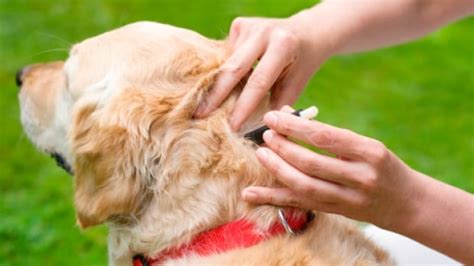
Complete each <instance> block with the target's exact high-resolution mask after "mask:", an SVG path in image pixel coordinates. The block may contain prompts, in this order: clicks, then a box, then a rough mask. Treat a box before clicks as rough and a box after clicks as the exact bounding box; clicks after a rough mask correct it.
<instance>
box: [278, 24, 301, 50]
mask: <svg viewBox="0 0 474 266" xmlns="http://www.w3.org/2000/svg"><path fill="white" fill-rule="evenodd" d="M272 38H273V40H274V41H275V42H277V43H278V44H279V45H280V47H281V48H283V49H287V50H294V49H296V48H297V46H298V43H299V41H298V38H297V37H296V36H295V35H294V34H293V33H292V32H290V31H288V30H284V29H276V30H274V31H273V33H272Z"/></svg>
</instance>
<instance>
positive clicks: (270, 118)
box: [263, 112, 278, 125]
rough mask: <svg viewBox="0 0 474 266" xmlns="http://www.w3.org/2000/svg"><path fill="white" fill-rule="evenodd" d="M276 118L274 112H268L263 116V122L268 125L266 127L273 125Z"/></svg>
mask: <svg viewBox="0 0 474 266" xmlns="http://www.w3.org/2000/svg"><path fill="white" fill-rule="evenodd" d="M277 119H278V117H277V116H276V114H275V112H269V113H266V114H265V116H264V117H263V120H264V121H265V122H266V123H267V124H268V125H275V124H276V121H277Z"/></svg>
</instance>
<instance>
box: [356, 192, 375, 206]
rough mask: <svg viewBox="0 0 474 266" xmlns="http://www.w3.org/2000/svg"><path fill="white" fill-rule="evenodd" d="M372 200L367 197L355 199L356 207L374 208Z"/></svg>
mask: <svg viewBox="0 0 474 266" xmlns="http://www.w3.org/2000/svg"><path fill="white" fill-rule="evenodd" d="M372 203H373V201H372V199H371V198H370V197H367V196H363V195H361V196H358V197H356V198H355V199H354V205H355V206H356V207H357V208H359V209H368V208H370V207H371V206H372Z"/></svg>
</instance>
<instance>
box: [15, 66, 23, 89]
mask: <svg viewBox="0 0 474 266" xmlns="http://www.w3.org/2000/svg"><path fill="white" fill-rule="evenodd" d="M23 70H24V68H22V69H20V70H18V71H17V72H16V74H15V83H16V85H17V86H18V87H20V88H21V85H22V84H23V80H22V77H23Z"/></svg>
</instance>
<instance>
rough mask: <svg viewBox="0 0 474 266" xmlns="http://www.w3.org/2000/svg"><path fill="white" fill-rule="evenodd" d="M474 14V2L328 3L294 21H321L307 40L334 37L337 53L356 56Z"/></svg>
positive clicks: (387, 0)
mask: <svg viewBox="0 0 474 266" xmlns="http://www.w3.org/2000/svg"><path fill="white" fill-rule="evenodd" d="M473 12H474V2H473V1H472V0H442V1H439V0H326V1H323V2H322V3H321V4H319V5H316V6H314V7H313V8H311V9H307V10H303V11H301V12H299V13H298V14H295V15H294V16H293V17H292V18H291V19H293V20H294V21H296V23H297V24H299V25H304V24H309V25H311V24H312V23H314V22H318V24H317V25H314V24H313V25H314V26H313V30H309V31H306V34H311V35H310V36H308V37H307V38H308V39H310V40H313V41H314V42H318V41H321V39H320V38H321V32H320V30H319V29H318V28H320V27H323V28H325V29H326V30H328V31H329V32H326V33H325V35H324V37H328V36H330V35H333V38H334V39H333V40H332V41H333V42H334V48H335V50H334V53H336V54H339V53H353V52H360V51H366V50H373V49H376V48H380V47H385V46H391V45H394V44H399V43H404V42H407V41H410V40H413V39H416V38H419V37H422V36H423V35H425V34H427V33H429V32H432V31H433V30H435V29H437V28H439V27H440V26H443V25H445V24H447V23H449V22H452V21H454V20H457V19H459V18H462V17H465V16H468V15H470V14H472V13H473Z"/></svg>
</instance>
